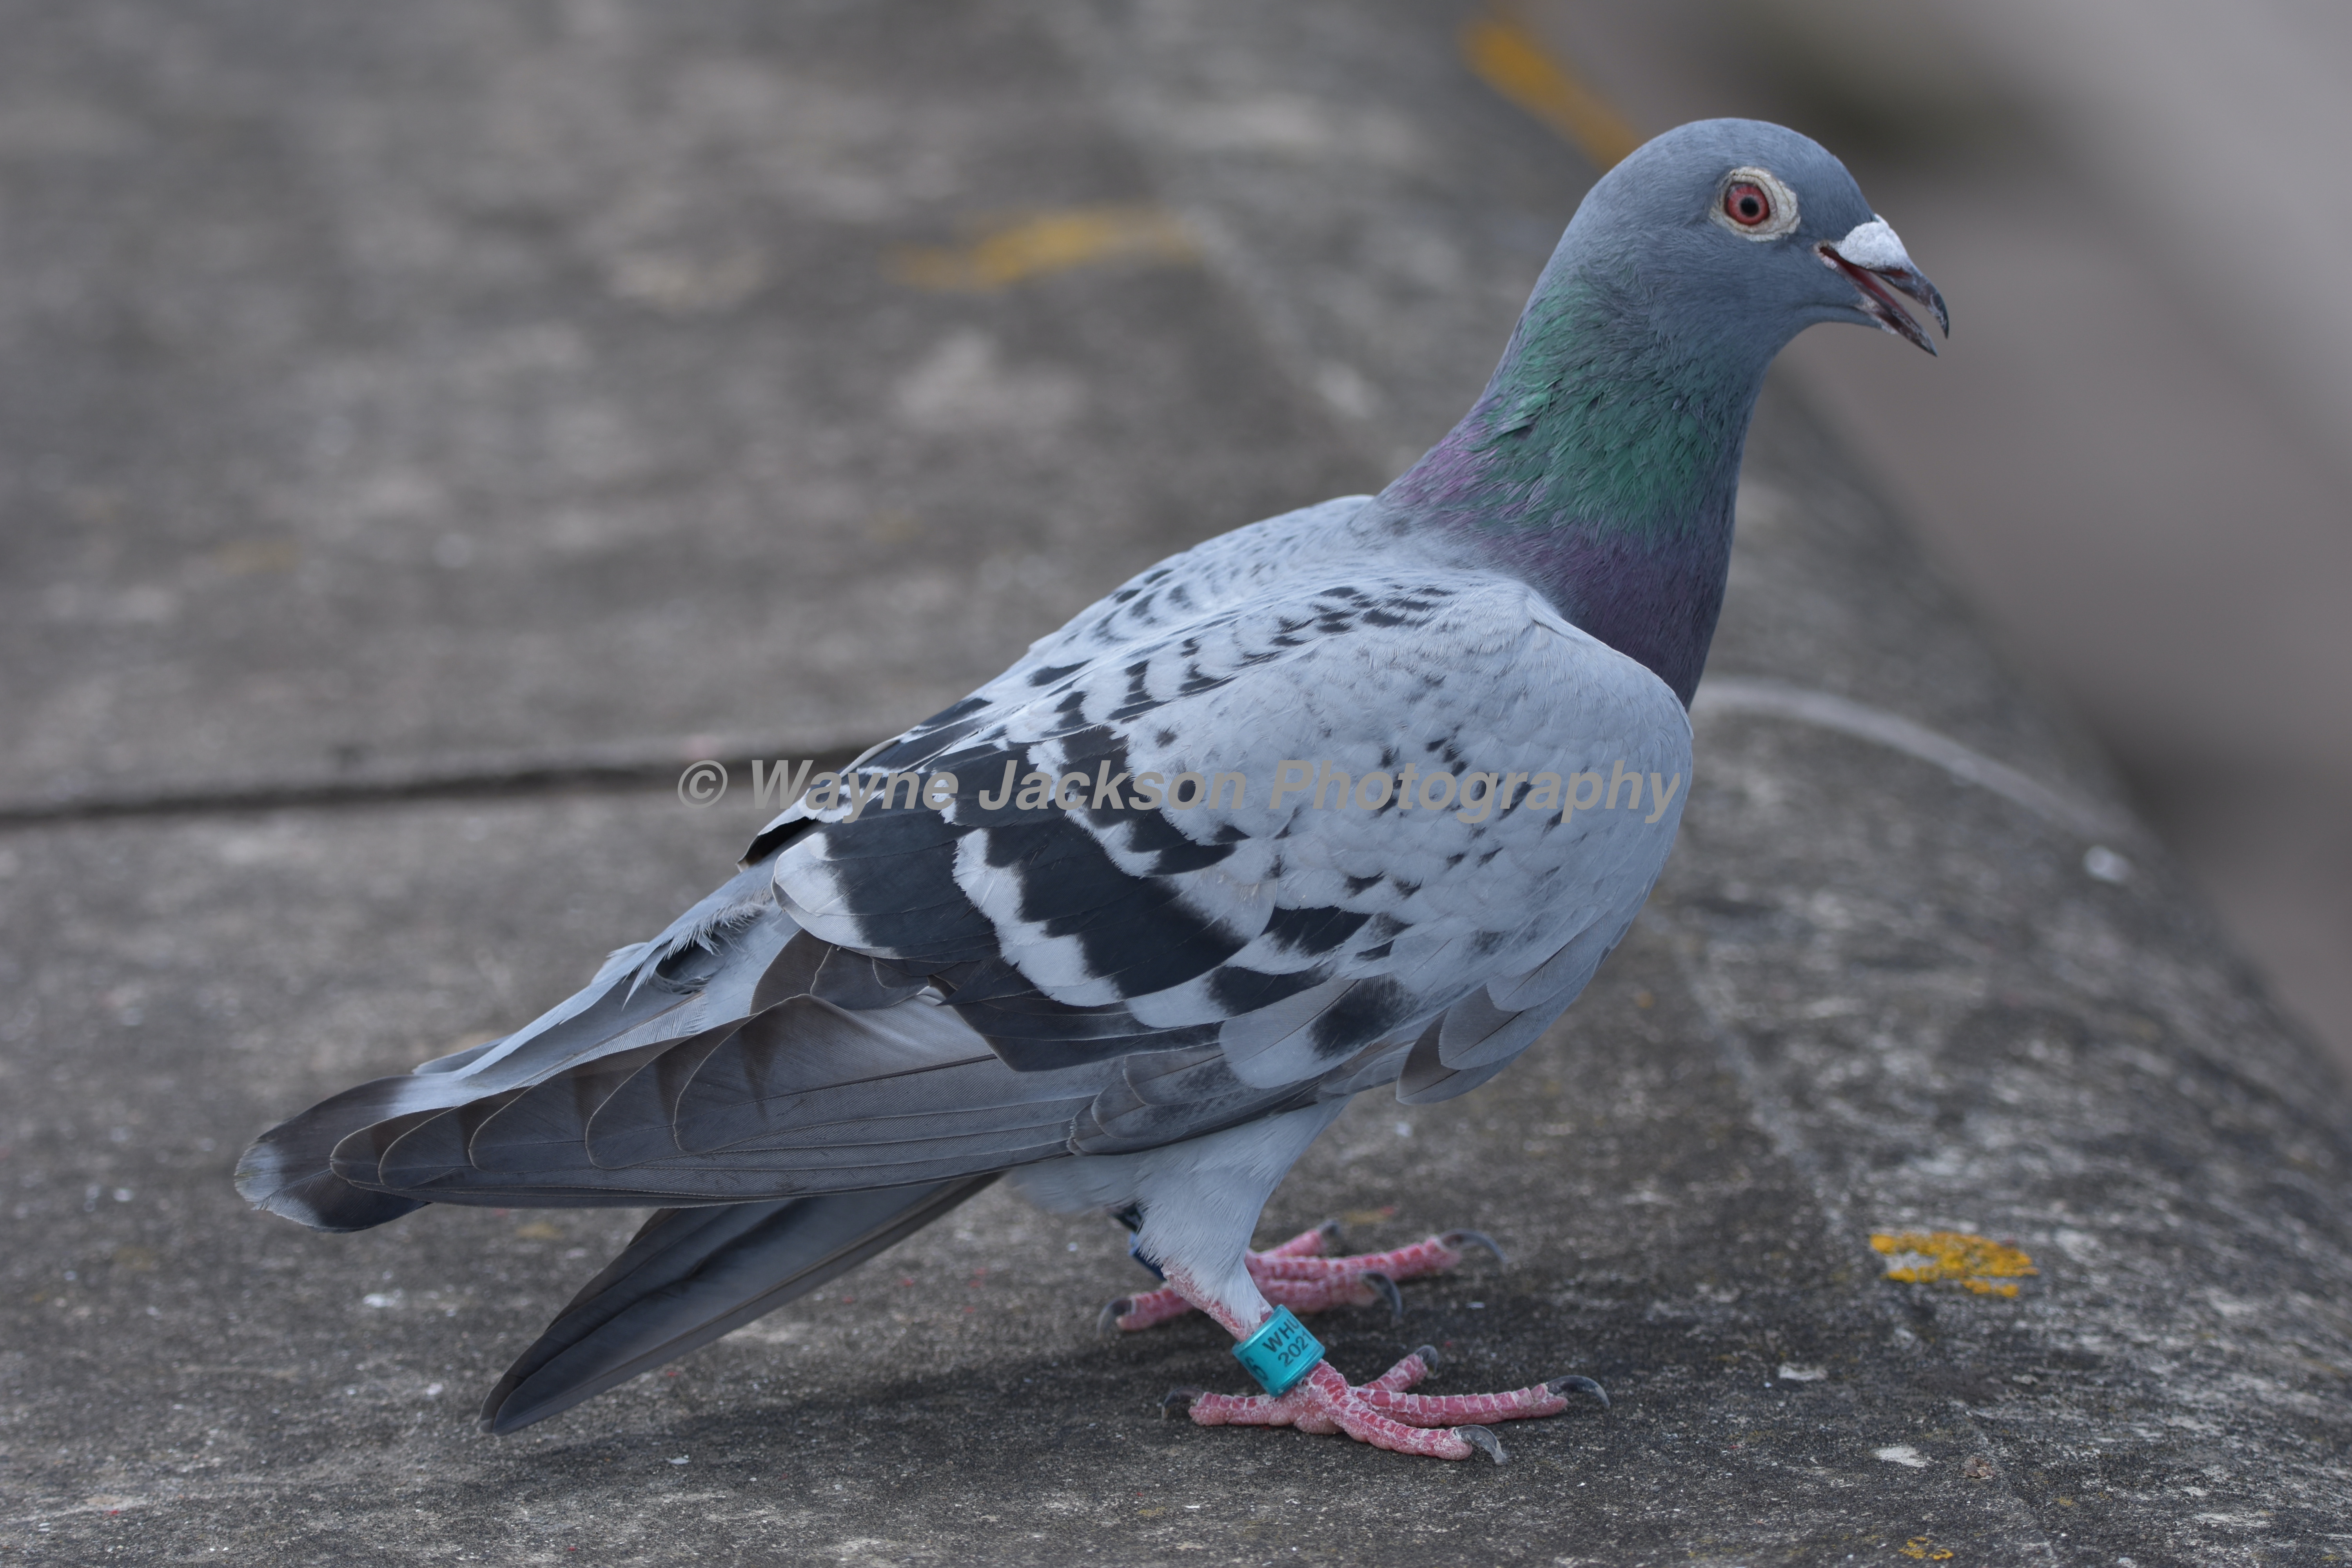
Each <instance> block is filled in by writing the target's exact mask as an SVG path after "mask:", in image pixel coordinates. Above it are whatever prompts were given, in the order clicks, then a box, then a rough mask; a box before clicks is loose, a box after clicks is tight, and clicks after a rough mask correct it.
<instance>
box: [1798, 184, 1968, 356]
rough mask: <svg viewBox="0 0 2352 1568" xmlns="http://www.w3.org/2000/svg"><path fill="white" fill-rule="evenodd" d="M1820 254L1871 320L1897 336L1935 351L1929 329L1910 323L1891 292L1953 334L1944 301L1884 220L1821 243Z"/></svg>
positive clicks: (1910, 319) (1877, 220) (1909, 314)
mask: <svg viewBox="0 0 2352 1568" xmlns="http://www.w3.org/2000/svg"><path fill="white" fill-rule="evenodd" d="M1815 248H1816V249H1818V250H1819V251H1820V252H1821V258H1822V266H1824V267H1832V268H1836V269H1837V270H1838V271H1840V272H1843V273H1844V274H1845V276H1846V280H1847V281H1848V282H1850V283H1852V284H1853V287H1854V291H1855V292H1856V293H1858V294H1860V295H1861V296H1862V309H1863V310H1864V313H1865V314H1866V315H1868V316H1869V317H1870V319H1871V320H1873V321H1876V322H1877V323H1878V324H1879V325H1880V326H1881V327H1883V328H1885V330H1886V331H1890V332H1893V333H1894V334H1895V336H1896V337H1898V338H1907V339H1908V340H1910V341H1911V342H1915V343H1917V344H1918V345H1919V346H1920V347H1921V348H1923V349H1926V350H1927V352H1928V353H1935V352H1936V344H1935V342H1934V340H1933V339H1931V338H1929V337H1928V336H1927V329H1926V328H1925V327H1922V326H1921V325H1920V324H1919V323H1918V322H1917V321H1914V320H1912V318H1911V312H1910V311H1908V310H1905V309H1904V308H1903V307H1902V306H1900V305H1898V304H1896V303H1895V295H1894V294H1890V293H1888V292H1887V290H1888V289H1895V291H1896V292H1897V293H1900V294H1902V295H1904V296H1905V297H1906V298H1907V299H1912V300H1917V301H1918V302H1919V303H1920V304H1922V305H1925V306H1927V309H1928V310H1933V311H1934V312H1935V313H1936V324H1937V326H1939V327H1941V328H1942V329H1943V330H1944V335H1945V336H1946V337H1950V336H1951V335H1952V318H1951V316H1950V314H1949V313H1948V311H1946V310H1945V309H1944V297H1943V296H1942V295H1941V294H1939V293H1937V291H1936V286H1935V285H1934V284H1933V283H1930V282H1928V281H1927V274H1926V273H1924V272H1922V271H1920V270H1919V269H1918V268H1916V267H1914V266H1912V265H1911V258H1910V256H1909V254H1908V253H1906V251H1905V250H1904V248H1903V242H1902V241H1901V240H1900V239H1898V238H1896V237H1895V230H1894V229H1892V228H1890V227H1889V226H1887V223H1886V220H1885V218H1881V217H1874V218H1872V219H1871V220H1870V221H1869V222H1868V223H1865V224H1857V225H1855V226H1854V229H1853V233H1851V234H1849V235H1847V236H1846V237H1844V238H1843V239H1841V240H1839V241H1838V242H1837V243H1835V244H1834V245H1832V244H1831V243H1830V242H1829V241H1827V240H1823V241H1822V243H1821V244H1820V245H1819V246H1818V247H1815Z"/></svg>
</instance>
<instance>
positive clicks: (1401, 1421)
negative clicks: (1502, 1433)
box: [1160, 1345, 1609, 1465]
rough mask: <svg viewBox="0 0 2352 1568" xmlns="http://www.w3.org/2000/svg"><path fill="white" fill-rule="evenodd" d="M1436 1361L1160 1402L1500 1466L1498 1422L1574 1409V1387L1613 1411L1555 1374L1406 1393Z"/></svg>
mask: <svg viewBox="0 0 2352 1568" xmlns="http://www.w3.org/2000/svg"><path fill="white" fill-rule="evenodd" d="M1436 1363H1437V1352H1435V1351H1434V1350H1432V1349H1431V1348H1430V1347H1429V1346H1427V1345H1423V1347H1422V1348H1421V1349H1419V1350H1417V1351H1415V1352H1412V1354H1411V1355H1409V1356H1407V1357H1405V1358H1404V1360H1402V1361H1401V1362H1399V1363H1396V1365H1394V1366H1392V1367H1391V1368H1389V1370H1388V1371H1386V1372H1384V1373H1381V1375H1380V1376H1378V1377H1376V1378H1374V1379H1372V1381H1371V1382H1370V1383H1366V1384H1358V1385H1355V1386H1352V1387H1351V1386H1350V1385H1349V1383H1348V1380H1347V1379H1346V1378H1344V1377H1341V1376H1340V1375H1339V1372H1338V1370H1337V1369H1335V1368H1334V1367H1333V1366H1332V1365H1331V1363H1329V1362H1328V1361H1326V1362H1318V1363H1316V1365H1315V1370H1314V1371H1312V1372H1310V1373H1307V1376H1306V1378H1305V1379H1304V1380H1303V1381H1301V1382H1300V1383H1299V1384H1297V1387H1295V1388H1293V1389H1291V1391H1290V1392H1289V1393H1287V1394H1281V1395H1279V1396H1276V1395H1272V1394H1204V1393H1202V1391H1201V1390H1199V1389H1197V1388H1178V1389H1171V1391H1170V1392H1169V1394H1168V1397H1167V1398H1166V1399H1164V1400H1162V1401H1160V1408H1161V1409H1162V1410H1163V1411H1165V1412H1166V1413H1167V1414H1168V1415H1171V1417H1172V1416H1173V1415H1176V1414H1177V1413H1178V1411H1180V1410H1181V1411H1182V1412H1184V1413H1185V1414H1187V1415H1191V1416H1192V1419H1193V1421H1194V1422H1196V1423H1198V1424H1199V1425H1201V1426H1296V1427H1297V1429H1298V1430H1300V1431H1301V1432H1315V1433H1322V1434H1328V1433H1332V1432H1345V1433H1346V1434H1347V1435H1348V1436H1350V1437H1353V1438H1354V1439H1355V1440H1356V1441H1357V1442H1359V1443H1370V1445H1371V1446H1372V1447H1375V1448H1386V1449H1388V1450H1389V1451H1391V1453H1397V1454H1423V1455H1426V1456H1428V1457H1429V1458H1433V1459H1466V1458H1469V1457H1470V1456H1471V1455H1472V1454H1473V1453H1484V1454H1486V1456H1487V1457H1488V1458H1492V1459H1493V1460H1494V1461H1495V1463H1496V1464H1498V1465H1499V1464H1501V1463H1502V1462H1503V1460H1504V1458H1505V1456H1504V1453H1503V1445H1502V1443H1501V1442H1500V1440H1498V1439H1497V1438H1496V1436H1495V1435H1494V1434H1493V1433H1492V1432H1489V1431H1487V1430H1486V1428H1487V1427H1488V1426H1491V1425H1493V1424H1494V1423H1496V1422H1497V1421H1521V1420H1526V1419H1528V1417H1530V1416H1537V1415H1559V1413H1560V1412H1561V1411H1563V1410H1565V1409H1567V1408H1568V1397H1567V1391H1568V1390H1570V1389H1577V1390H1580V1391H1582V1392H1584V1393H1587V1394H1591V1395H1592V1396H1593V1397H1595V1398H1596V1399H1598V1400H1600V1401H1601V1408H1602V1409H1604V1410H1605V1409H1607V1408H1608V1407H1609V1395H1608V1394H1604V1393H1602V1392H1601V1385H1600V1384H1597V1383H1595V1382H1593V1381H1592V1380H1591V1378H1589V1377H1555V1378H1553V1379H1551V1380H1550V1381H1549V1382H1548V1383H1538V1384H1534V1385H1533V1386H1531V1387H1528V1388H1515V1389H1513V1390H1511V1391H1510V1392H1509V1393H1508V1394H1436V1395H1430V1394H1408V1393H1407V1392H1405V1391H1406V1390H1407V1389H1409V1388H1411V1387H1412V1385H1413V1384H1416V1383H1419V1382H1420V1381H1421V1380H1422V1379H1423V1377H1426V1376H1427V1375H1428V1374H1429V1371H1430V1369H1431V1368H1432V1367H1433V1366H1434V1365H1436Z"/></svg>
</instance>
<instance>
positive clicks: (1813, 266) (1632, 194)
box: [1537, 120, 1951, 371]
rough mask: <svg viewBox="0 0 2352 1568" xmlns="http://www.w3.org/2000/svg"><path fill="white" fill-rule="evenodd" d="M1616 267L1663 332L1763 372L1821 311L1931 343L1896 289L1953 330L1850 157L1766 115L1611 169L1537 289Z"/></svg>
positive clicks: (1717, 123) (1691, 132)
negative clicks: (1642, 296)
mask: <svg viewBox="0 0 2352 1568" xmlns="http://www.w3.org/2000/svg"><path fill="white" fill-rule="evenodd" d="M1612 275H1613V276H1614V277H1615V278H1617V279H1622V280H1624V281H1626V282H1628V283H1633V284H1634V286H1635V287H1638V288H1640V289H1643V290H1644V291H1646V292H1647V293H1649V294H1650V295H1651V298H1652V304H1651V309H1650V312H1649V319H1650V321H1651V323H1652V324H1653V325H1654V327H1655V328H1656V329H1657V330H1658V331H1660V332H1662V333H1665V334H1671V335H1673V336H1676V337H1682V338H1687V339H1690V340H1692V341H1693V342H1694V343H1695V345H1696V346H1700V347H1703V348H1705V349H1707V350H1711V351H1713V352H1714V353H1717V354H1722V355H1726V356H1728V357H1731V358H1738V359H1752V360H1753V361H1754V362H1755V363H1756V365H1757V368H1758V369H1759V371H1760V370H1761V367H1762V365H1763V364H1764V363H1769V361H1770V359H1771V357H1772V355H1773V354H1775V353H1779V352H1780V349H1781V348H1783V347H1784V346H1786V345H1787V343H1788V342H1789V340H1790V338H1793V337H1794V336H1796V335H1797V333H1798V332H1800V331H1803V330H1804V329H1805V328H1806V327H1809V326H1811V325H1812V324H1813V323H1814V322H1816V321H1856V322H1861V323H1863V324H1864V325H1872V326H1876V327H1879V328H1881V329H1883V330H1884V331H1890V332H1893V333H1895V335H1896V336H1897V337H1901V338H1904V339H1906V340H1907V341H1909V342H1913V343H1916V345H1918V346H1919V347H1920V348H1923V349H1925V350H1927V352H1928V353H1935V352H1936V345H1935V343H1934V342H1933V340H1931V339H1930V338H1929V337H1928V336H1927V331H1926V330H1925V329H1924V328H1922V327H1921V326H1920V325H1919V323H1918V322H1917V321H1915V320H1914V319H1913V318H1912V316H1911V314H1910V312H1909V311H1907V310H1905V309H1904V308H1903V306H1902V304H1901V303H1900V302H1899V301H1898V300H1896V299H1895V295H1896V294H1898V293H1899V294H1902V295H1905V296H1906V297H1908V298H1909V299H1911V300H1916V301H1917V302H1918V303H1919V304H1921V305H1923V306H1925V307H1927V309H1928V310H1931V311H1933V312H1934V314H1935V317H1936V323H1937V326H1938V327H1941V328H1942V329H1943V330H1944V331H1946V332H1947V333H1949V331H1951V322H1950V319H1949V317H1948V314H1947V313H1946V311H1945V309H1944V300H1943V296H1942V295H1941V294H1939V293H1937V291H1936V286H1935V285H1934V284H1932V283H1930V282H1928V281H1927V277H1926V276H1925V275H1924V274H1922V273H1921V272H1920V270H1919V269H1918V268H1917V267H1916V266H1914V265H1913V264H1912V261H1911V258H1910V257H1909V256H1908V255H1907V254H1906V252H1905V251H1904V248H1903V242H1902V241H1901V240H1900V239H1898V238H1897V237H1895V230H1894V229H1893V228H1892V227H1890V226H1888V225H1887V223H1886V221H1885V219H1884V218H1881V217H1880V216H1878V215H1877V214H1876V213H1874V212H1873V211H1871V209H1870V204H1869V203H1868V202H1866V201H1864V199H1863V195H1862V188H1861V187H1860V186H1859V185H1856V184H1854V182H1853V175H1852V174H1847V173H1846V169H1845V165H1844V164H1843V163H1839V162H1838V160H1837V159H1836V158H1835V157H1833V156H1832V154H1831V153H1830V152H1829V150H1828V149H1827V148H1824V147H1823V146H1822V145H1821V143H1819V142H1815V141H1813V140H1812V139H1811V138H1810V137H1807V136H1801V135H1799V134H1798V133H1797V132H1793V131H1790V130H1786V129H1784V128H1783V127H1781V126H1778V125H1771V124H1767V123H1766V122H1764V121H1759V120H1706V121H1699V122H1697V123H1696V124H1692V125H1685V126H1683V127H1681V128H1680V129H1678V130H1675V131H1669V132H1666V133H1665V134H1664V135H1663V136H1660V137H1658V138H1657V139H1655V140H1654V141H1652V142H1648V143H1646V144H1644V145H1643V147H1641V148H1640V149H1639V150H1638V151H1636V152H1635V153H1633V155H1632V156H1630V157H1628V158H1627V159H1625V160H1624V162H1622V163H1619V164H1618V165H1617V166H1616V167H1615V168H1613V169H1612V170H1611V171H1610V172H1609V173H1608V174H1605V175H1603V176H1602V177H1601V182H1600V183H1599V184H1596V185H1595V186H1594V187H1593V188H1592V192H1591V195H1589V196H1587V197H1586V198H1585V201H1584V204H1583V205H1582V206H1581V207H1580V208H1579V209H1578V211H1577V215H1576V218H1575V221H1574V222H1572V223H1570V226H1569V229H1568V233H1567V234H1566V235H1565V236H1564V237H1562V239H1561V241H1560V246H1559V251H1558V252H1557V253H1556V254H1555V255H1554V257H1553V258H1552V263H1551V266H1550V267H1549V268H1547V269H1546V272H1545V276H1544V284H1543V285H1539V286H1538V289H1537V299H1538V300H1542V299H1543V298H1544V296H1545V294H1546V293H1547V292H1548V291H1549V290H1548V287H1547V286H1553V287H1557V288H1559V289H1561V290H1563V291H1564V292H1573V291H1574V289H1575V288H1576V285H1577V283H1578V281H1579V280H1580V279H1583V280H1597V279H1605V278H1608V277H1611V276H1612ZM1637 280H1638V281H1637ZM1743 351H1744V352H1743Z"/></svg>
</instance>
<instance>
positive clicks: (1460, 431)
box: [1379, 263, 1779, 701]
mask: <svg viewBox="0 0 2352 1568" xmlns="http://www.w3.org/2000/svg"><path fill="white" fill-rule="evenodd" d="M1554 271H1555V272H1558V273H1560V274H1564V275H1563V276H1559V277H1557V278H1555V277H1554V276H1553V275H1552V273H1548V274H1547V276H1546V279H1545V286H1544V287H1541V288H1539V289H1538V294H1537V298H1536V299H1535V300H1534V301H1532V302H1531V303H1530V304H1529V306H1528V310H1527V313H1526V314H1525V315H1524V316H1522V317H1521V318H1520V321H1519V325H1518V328H1517V331H1514V332H1513V333H1512V336H1511V342H1510V346H1509V348H1508V349H1507V350H1506V351H1505V353H1504V355H1503V361H1502V363H1501V364H1500V365H1498V366H1497V367H1496V371H1495V374H1494V377H1493V379H1492V380H1490V381H1489V382H1488V383H1487V386H1486V393H1485V395H1482V396H1481V397H1480V398H1479V400H1478V402H1477V404H1476V405H1475V406H1474V407H1473V408H1472V409H1471V410H1470V412H1469V413H1468V414H1467V415H1465V416H1464V417H1463V419H1462V422H1461V423H1460V424H1458V425H1456V426H1454V429H1453V430H1452V431H1451V432H1449V433H1448V434H1447V436H1446V437H1445V439H1444V440H1443V441H1441V442H1439V443H1438V445H1437V446H1436V447H1433V448H1432V449H1431V450H1430V452H1429V454H1428V455H1427V456H1426V457H1424V458H1422V460H1421V461H1420V462H1418V463H1416V464H1414V465H1413V467H1412V468H1411V469H1409V470H1407V471H1406V472H1405V473H1404V474H1403V475H1402V476H1401V477H1399V478H1398V479H1397V480H1396V481H1395V482H1394V483H1392V484H1391V485H1390V486H1389V488H1388V489H1386V490H1384V491H1383V492H1381V497H1380V502H1379V504H1380V506H1381V510H1383V511H1384V512H1387V513H1389V514H1390V515H1391V517H1393V518H1395V519H1396V520H1397V521H1399V522H1401V523H1402V524H1404V525H1405V526H1407V527H1410V528H1412V529H1413V530H1414V531H1430V532H1434V533H1437V534H1439V535H1442V536H1446V537H1450V538H1452V539H1454V540H1455V541H1456V542H1459V543H1461V544H1463V545H1465V546H1466V547H1467V548H1468V550H1469V551H1470V552H1471V553H1472V554H1474V555H1475V556H1476V557H1477V558H1480V559H1482V560H1485V561H1486V562H1488V563H1491V564H1493V565H1494V566H1496V567H1497V568H1499V569H1502V570H1505V571H1507V572H1509V573H1511V574H1513V575H1516V576H1519V577H1521V578H1523V579H1524V580H1526V581H1527V582H1528V583H1529V584H1532V585H1534V586H1536V587H1537V588H1538V589H1539V590H1540V591H1541V592H1542V593H1543V594H1544V595H1545V596H1546V597H1547V598H1549V600H1550V601H1551V603H1552V604H1553V605H1555V607H1557V608H1558V609H1559V612H1560V614H1561V615H1562V616H1566V617H1567V618H1568V619H1569V620H1570V621H1571V622H1573V623H1574V624H1576V625H1578V626H1582V627H1583V628H1584V629H1585V630H1587V631H1589V632H1591V633H1592V634H1593V635H1594V636H1595V637H1600V638H1601V639H1602V640H1603V641H1605V642H1608V643H1609V644H1611V645H1612V647H1616V648H1618V649H1619V650H1620V651H1622V652H1624V653H1626V654H1628V655H1630V656H1631V657H1633V658H1637V659H1639V660H1641V661H1642V662H1643V664H1645V665H1647V666H1649V668H1651V669H1653V670H1654V671H1656V672H1657V674H1658V675H1659V676H1660V677H1661V678H1662V679H1664V680H1665V681H1666V682H1667V683H1668V684H1669V685H1671V686H1673V687H1674V688H1675V690H1676V691H1677V692H1678V693H1680V694H1681V695H1682V697H1683V698H1684V700H1685V701H1687V700H1689V697H1690V693H1691V691H1692V690H1693V689H1695V688H1696V685H1697V681H1698V671H1699V668H1701V667H1702V666H1703V665H1704V664H1705V662H1706V647H1707V644H1708V642H1709V640H1710V639H1711V638H1712V637H1713V635H1714V628H1715V620H1716V616H1717V611H1718V610H1719V609H1720V607H1721V605H1722V599H1723V581H1724V576H1725V574H1726V572H1727V569H1728V563H1729V554H1730V542H1731V506H1732V498H1733V495H1734V494H1735V492H1736V491H1737V489H1738V481H1739V458H1740V452H1741V447H1742V446H1743V444H1744V442H1745V439H1746V436H1747V430H1748V416H1749V415H1750V414H1751V413H1752V412H1753V410H1754V408H1755V405H1756V395H1757V392H1758V390H1759V387H1760V385H1761V384H1762V381H1763V374H1764V367H1765V365H1766V364H1767V363H1769V361H1770V357H1771V356H1770V353H1769V352H1766V353H1741V352H1739V351H1738V348H1730V349H1729V350H1728V352H1727V341H1726V340H1727V334H1724V333H1723V332H1721V331H1719V330H1716V329H1717V328H1718V325H1719V324H1718V323H1717V321H1713V320H1711V319H1709V313H1706V312H1701V313H1697V314H1696V317H1694V313H1693V312H1691V311H1688V310H1682V311H1675V310H1669V309H1665V308H1662V306H1661V303H1660V301H1659V300H1657V299H1656V298H1655V297H1654V295H1653V294H1652V292H1651V291H1650V290H1648V289H1644V288H1643V287H1642V281H1641V279H1639V277H1638V276H1637V275H1634V274H1633V273H1632V271H1631V269H1630V268H1628V269H1624V270H1621V271H1615V272H1612V273H1609V274H1605V275H1601V276H1596V274H1595V271H1593V270H1576V271H1570V269H1569V268H1566V267H1563V266H1560V265H1559V264H1558V263H1556V264H1555V268H1554ZM1733 341H1734V342H1736V341H1737V339H1736V337H1735V338H1734V339H1733ZM1759 346H1761V345H1759ZM1778 346H1779V345H1778V344H1777V343H1774V344H1771V345H1769V347H1770V348H1777V347H1778Z"/></svg>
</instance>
